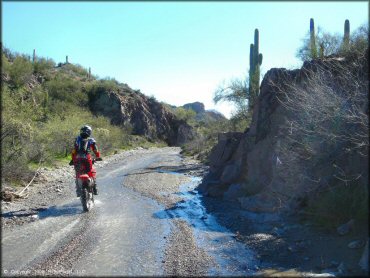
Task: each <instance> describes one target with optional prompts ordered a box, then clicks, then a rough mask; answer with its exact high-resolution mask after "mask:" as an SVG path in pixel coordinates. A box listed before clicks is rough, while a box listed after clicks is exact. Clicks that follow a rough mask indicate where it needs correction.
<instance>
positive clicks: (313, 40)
mask: <svg viewBox="0 0 370 278" xmlns="http://www.w3.org/2000/svg"><path fill="white" fill-rule="evenodd" d="M310 53H311V58H313V59H315V58H317V48H316V38H315V23H314V21H313V18H311V19H310Z"/></svg>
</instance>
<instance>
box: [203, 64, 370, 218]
mask: <svg viewBox="0 0 370 278" xmlns="http://www.w3.org/2000/svg"><path fill="white" fill-rule="evenodd" d="M344 63H346V61H344V60H343V59H336V58H328V59H326V60H314V61H311V62H306V63H305V64H304V65H303V67H302V68H301V69H297V70H286V69H284V68H273V69H270V70H269V71H268V72H267V73H266V75H265V77H264V79H263V81H262V83H261V88H260V95H259V97H258V99H257V102H256V104H255V106H254V109H253V116H252V123H251V125H250V127H249V128H248V129H247V130H246V131H245V132H244V133H224V134H220V135H219V138H218V144H217V145H216V146H215V147H214V148H213V150H212V152H211V154H210V157H209V166H210V171H209V173H208V175H207V176H206V177H205V178H204V180H203V182H202V184H201V185H200V186H199V190H200V191H201V192H203V193H204V194H206V195H209V196H212V197H223V198H225V199H229V200H230V199H234V200H237V201H239V202H240V204H241V206H242V207H243V208H245V209H248V210H250V211H255V212H275V211H279V210H280V209H281V208H282V203H284V201H286V200H288V199H289V200H290V198H291V195H292V194H291V192H292V187H291V186H290V185H289V184H288V183H287V182H286V180H284V175H282V171H284V161H282V159H281V157H279V152H278V146H279V144H280V143H281V142H280V140H281V138H282V137H283V136H282V135H283V134H284V132H286V130H287V129H286V125H287V118H288V117H290V118H291V117H294V114H292V112H290V111H288V109H286V108H285V107H284V105H282V102H284V100H285V99H286V98H287V97H288V98H289V92H290V90H289V89H288V86H290V85H292V84H305V82H306V81H307V78H308V75H309V74H310V72H312V71H315V70H317V69H318V68H320V69H322V68H331V65H333V64H335V65H338V67H337V68H341V66H343V65H344ZM330 74H332V75H333V84H330V86H334V87H335V86H340V82H341V81H340V80H336V79H335V72H330ZM364 77H365V76H364ZM365 78H366V77H365ZM282 92H284V93H282ZM365 160H366V159H365ZM361 161H362V162H361V163H363V162H364V161H363V160H361ZM357 164H358V163H357ZM323 171H324V170H323ZM302 186H303V185H300V184H296V185H294V189H293V190H294V193H297V192H299V191H303V190H304V188H302ZM296 195H299V194H296Z"/></svg>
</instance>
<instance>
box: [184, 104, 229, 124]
mask: <svg viewBox="0 0 370 278" xmlns="http://www.w3.org/2000/svg"><path fill="white" fill-rule="evenodd" d="M182 107H183V108H185V109H192V110H194V111H195V113H196V116H195V119H196V120H197V121H205V122H210V121H222V120H226V117H225V116H224V115H223V114H222V113H220V112H218V111H217V110H214V109H212V110H205V108H204V104H203V103H201V102H198V101H196V102H192V103H186V104H184V105H183V106H182Z"/></svg>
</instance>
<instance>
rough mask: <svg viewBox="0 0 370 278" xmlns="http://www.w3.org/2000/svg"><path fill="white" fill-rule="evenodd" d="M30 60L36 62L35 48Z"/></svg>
mask: <svg viewBox="0 0 370 278" xmlns="http://www.w3.org/2000/svg"><path fill="white" fill-rule="evenodd" d="M32 62H36V49H34V50H33V56H32Z"/></svg>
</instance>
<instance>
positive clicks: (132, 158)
mask: <svg viewBox="0 0 370 278" xmlns="http://www.w3.org/2000/svg"><path fill="white" fill-rule="evenodd" d="M96 168H97V176H98V179H97V182H98V185H99V192H100V193H99V195H98V196H97V197H96V201H95V206H94V208H93V210H92V211H90V212H88V213H84V212H83V211H82V206H81V204H80V200H79V199H78V198H76V197H75V191H74V178H73V168H72V167H68V166H66V167H60V168H58V169H53V170H47V169H43V170H42V171H41V172H40V174H39V176H38V178H37V179H36V183H35V184H34V185H32V186H31V187H30V190H29V191H28V194H29V197H28V198H27V199H21V200H16V201H14V202H2V204H1V205H2V223H1V224H2V264H1V265H2V269H1V272H2V275H4V276H15V275H17V276H19V275H22V276H30V275H42V276H44V275H55V276H58V277H59V276H88V277H90V276H111V275H115V276H167V275H171V276H204V275H208V276H244V277H245V276H251V275H257V276H258V275H262V276H266V275H271V276H279V275H280V276H283V277H286V276H335V275H336V274H338V273H339V274H338V275H343V274H345V273H346V272H344V271H342V272H338V269H339V270H340V269H341V268H343V265H344V266H345V267H346V268H347V269H348V268H349V267H350V266H351V264H349V263H351V260H352V261H353V262H352V265H354V266H356V264H357V261H358V258H357V257H359V255H360V252H361V249H353V250H352V249H348V248H347V247H346V245H347V242H350V241H352V240H353V239H352V237H351V236H352V235H348V236H347V237H342V239H341V241H338V239H337V236H332V235H329V236H326V237H323V238H321V236H322V234H318V233H317V232H312V231H311V232H308V229H309V230H312V229H311V228H309V226H305V225H300V224H297V223H295V222H293V223H288V222H287V221H286V220H282V219H280V218H276V216H275V215H267V214H263V213H260V214H256V213H251V212H248V211H244V210H240V208H239V207H238V206H237V204H236V203H235V202H234V203H233V202H224V201H221V200H219V199H213V198H208V197H204V196H201V195H200V194H199V193H198V191H197V186H198V184H199V183H200V182H201V178H202V176H203V174H204V171H206V169H207V168H206V167H205V166H204V165H202V164H200V163H199V162H197V161H195V160H191V159H189V158H184V157H182V156H181V155H180V148H169V147H167V148H152V149H138V150H131V151H126V152H122V153H120V154H117V155H114V156H111V157H107V158H105V159H104V161H103V162H101V163H100V164H96ZM225 227H228V229H227V228H225ZM306 230H307V231H306ZM323 235H324V236H325V234H323ZM319 240H321V241H320V242H323V241H325V242H328V243H330V244H331V245H330V246H331V247H330V248H329V247H328V248H329V249H330V250H333V252H335V250H337V249H336V246H337V245H336V244H337V243H338V242H341V243H343V242H344V243H346V244H345V245H344V250H347V249H348V250H350V252H352V253H348V255H346V257H345V258H342V257H341V256H334V255H333V254H329V255H330V256H328V257H327V258H324V257H323V256H320V254H322V252H321V251H322V250H321V249H320V248H321V244H323V243H321V244H316V242H318V241H319ZM298 248H300V249H298ZM346 248H347V249H346ZM342 249H343V248H342ZM354 252H357V253H358V254H357V253H356V254H355V253H354ZM337 253H338V252H337ZM342 254H344V252H341V254H339V255H342ZM353 254H355V255H356V256H353ZM335 255H338V254H335ZM352 257H353V258H354V259H353V258H352ZM332 258H333V259H332ZM335 258H337V259H336V261H335V260H334V259H335ZM329 259H331V260H329ZM342 261H343V262H346V263H345V264H343V263H341V262H342ZM327 262H329V264H328V263H327ZM318 263H319V268H318V267H317V266H318ZM333 269H334V270H333ZM352 273H361V272H358V271H357V270H356V272H353V271H352Z"/></svg>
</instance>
